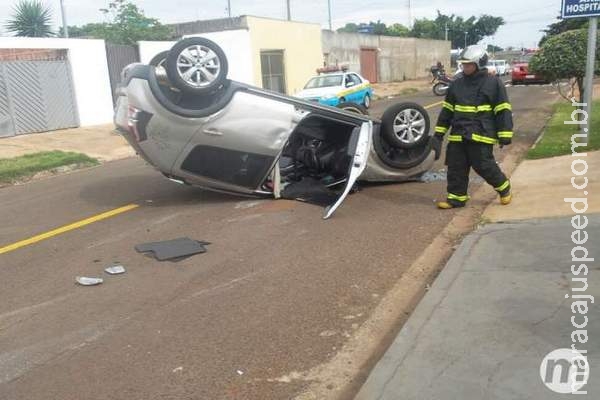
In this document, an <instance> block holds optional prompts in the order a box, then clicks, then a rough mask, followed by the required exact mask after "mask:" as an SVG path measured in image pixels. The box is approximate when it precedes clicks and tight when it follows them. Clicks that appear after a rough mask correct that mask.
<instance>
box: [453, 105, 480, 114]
mask: <svg viewBox="0 0 600 400" xmlns="http://www.w3.org/2000/svg"><path fill="white" fill-rule="evenodd" d="M454 110H455V111H458V112H464V113H476V112H477V107H475V106H461V105H458V104H457V105H456V106H454Z"/></svg>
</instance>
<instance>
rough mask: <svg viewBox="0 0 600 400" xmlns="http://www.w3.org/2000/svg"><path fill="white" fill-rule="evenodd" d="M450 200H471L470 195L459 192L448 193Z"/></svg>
mask: <svg viewBox="0 0 600 400" xmlns="http://www.w3.org/2000/svg"><path fill="white" fill-rule="evenodd" d="M448 200H456V201H460V202H462V203H464V202H466V201H467V200H469V196H466V195H465V196H459V195H457V194H452V193H448Z"/></svg>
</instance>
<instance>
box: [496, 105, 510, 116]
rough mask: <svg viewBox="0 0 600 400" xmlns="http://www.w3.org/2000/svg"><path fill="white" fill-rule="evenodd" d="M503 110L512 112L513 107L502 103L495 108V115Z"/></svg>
mask: <svg viewBox="0 0 600 400" xmlns="http://www.w3.org/2000/svg"><path fill="white" fill-rule="evenodd" d="M503 110H512V106H511V105H510V103H500V104H498V105H497V106H496V107H494V113H496V114H498V113H499V112H500V111H503Z"/></svg>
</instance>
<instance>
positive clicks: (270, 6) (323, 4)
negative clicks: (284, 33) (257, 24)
mask: <svg viewBox="0 0 600 400" xmlns="http://www.w3.org/2000/svg"><path fill="white" fill-rule="evenodd" d="M42 1H43V2H45V3H46V4H48V5H49V6H51V7H52V9H53V11H54V19H55V25H56V26H58V25H59V20H60V1H59V0H42ZM230 1H231V12H232V15H233V16H237V15H256V16H265V17H272V18H282V19H285V18H286V0H230ZM17 2H18V0H0V25H1V26H0V33H5V34H6V31H5V29H4V24H5V22H6V19H7V18H8V17H9V16H10V14H11V12H12V8H13V6H14V5H15V4H16V3H17ZM108 2H109V0H64V3H65V7H66V10H67V18H68V23H69V25H82V24H85V23H88V22H102V21H103V16H102V14H101V13H100V12H99V11H98V9H100V8H103V7H106V6H107V4H108ZM290 2H291V12H292V19H294V20H298V21H307V22H315V23H320V24H321V25H322V26H323V27H324V28H327V27H328V12H327V0H290ZM134 3H136V4H137V5H138V6H140V7H141V8H142V9H143V10H144V11H145V13H146V15H147V16H150V17H154V18H158V19H159V20H160V21H161V22H163V23H173V22H185V21H192V20H197V19H211V18H222V17H226V16H227V0H134ZM409 3H410V4H411V12H410V13H409ZM560 4H561V0H528V1H523V0H497V1H494V0H492V1H490V0H487V1H484V0H463V1H442V0H411V1H408V0H331V5H332V20H333V28H334V29H336V28H339V27H341V26H344V25H345V24H346V23H347V22H369V21H377V20H381V21H382V22H385V23H386V24H392V23H401V24H404V25H408V23H409V18H410V17H409V15H411V16H412V19H413V20H414V18H423V17H426V18H435V16H436V10H438V9H439V10H440V11H441V12H442V13H444V14H456V15H460V16H464V17H468V16H471V15H475V16H479V15H481V14H491V15H494V16H502V17H504V19H505V20H506V22H507V23H506V25H504V26H503V27H501V28H500V29H499V30H498V32H497V33H496V35H495V38H494V42H495V43H497V44H498V45H500V46H502V47H506V46H517V47H520V46H525V47H534V46H536V45H537V42H538V41H539V39H540V37H541V36H542V33H541V32H540V30H542V29H544V28H545V27H546V26H547V25H548V24H550V23H552V22H555V17H556V16H557V15H558V14H559V12H560ZM491 42H492V39H491V38H486V39H484V40H483V43H491Z"/></svg>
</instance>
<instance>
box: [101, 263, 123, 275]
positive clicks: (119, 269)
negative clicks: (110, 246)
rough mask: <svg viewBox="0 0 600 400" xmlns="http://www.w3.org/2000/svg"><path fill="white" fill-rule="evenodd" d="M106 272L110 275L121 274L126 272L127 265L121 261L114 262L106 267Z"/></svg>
mask: <svg viewBox="0 0 600 400" xmlns="http://www.w3.org/2000/svg"><path fill="white" fill-rule="evenodd" d="M104 272H106V273H107V274H110V275H119V274H124V273H125V267H124V266H122V265H121V264H119V263H114V264H113V265H111V266H110V267H107V268H105V269H104Z"/></svg>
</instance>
